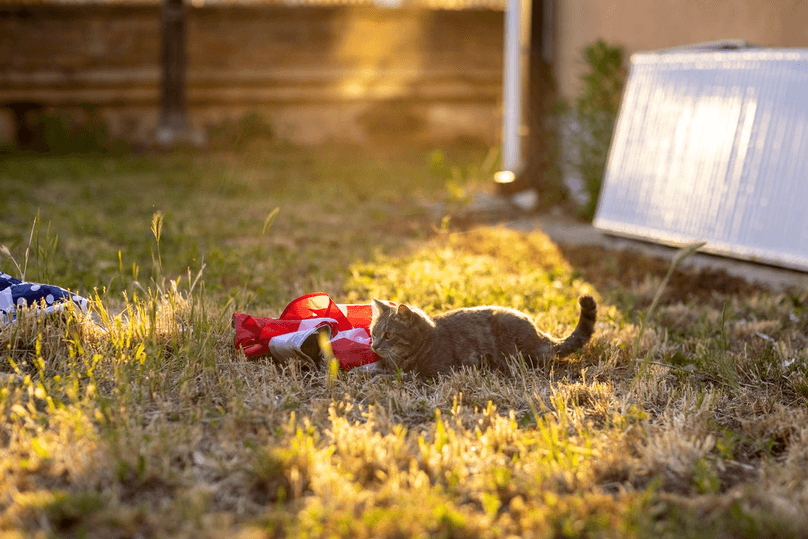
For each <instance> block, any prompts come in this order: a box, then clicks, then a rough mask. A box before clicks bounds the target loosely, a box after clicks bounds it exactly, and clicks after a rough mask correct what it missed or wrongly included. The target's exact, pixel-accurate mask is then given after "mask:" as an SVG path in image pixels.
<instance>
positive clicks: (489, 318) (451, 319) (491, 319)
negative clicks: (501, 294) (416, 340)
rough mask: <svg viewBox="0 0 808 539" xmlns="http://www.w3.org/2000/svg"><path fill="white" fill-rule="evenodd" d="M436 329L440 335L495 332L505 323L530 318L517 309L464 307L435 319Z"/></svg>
mask: <svg viewBox="0 0 808 539" xmlns="http://www.w3.org/2000/svg"><path fill="white" fill-rule="evenodd" d="M433 320H434V322H435V329H436V330H437V331H438V333H452V332H454V333H468V332H475V333H478V332H480V331H486V330H493V329H494V328H495V326H497V325H499V324H501V323H503V322H506V323H507V322H511V321H517V320H518V321H519V322H528V323H529V324H531V325H532V321H531V320H530V318H529V317H528V316H527V315H526V314H524V313H522V312H520V311H517V310H515V309H510V308H508V307H499V306H494V305H486V306H481V307H463V308H460V309H454V310H451V311H447V312H445V313H441V314H439V315H436V316H435V317H434V319H433Z"/></svg>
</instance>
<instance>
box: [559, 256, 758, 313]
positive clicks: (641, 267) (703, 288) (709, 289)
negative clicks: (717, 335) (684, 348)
mask: <svg viewBox="0 0 808 539" xmlns="http://www.w3.org/2000/svg"><path fill="white" fill-rule="evenodd" d="M559 249H560V250H561V252H562V253H563V254H564V256H565V258H566V259H567V260H568V261H569V263H570V264H571V265H572V266H573V267H574V268H575V269H576V271H578V272H580V273H581V276H582V277H583V278H585V279H586V280H587V281H589V282H590V283H592V284H593V285H595V286H596V287H597V288H599V289H601V290H609V289H614V288H616V287H621V288H629V287H632V286H636V285H637V283H640V282H642V281H644V280H645V279H647V278H648V276H652V277H658V278H660V279H662V278H664V276H665V275H666V274H667V272H668V269H669V268H670V264H671V263H670V261H668V260H664V259H661V258H655V257H651V256H648V255H645V254H642V253H639V252H635V251H614V250H610V249H606V248H604V247H599V246H565V245H559ZM760 290H761V287H760V286H756V285H753V284H750V283H749V282H747V281H746V280H745V279H742V278H739V277H734V276H732V275H729V274H728V273H727V272H726V271H724V270H721V269H699V270H692V269H688V268H677V269H676V271H674V273H673V275H671V279H670V281H669V282H668V285H667V287H666V289H665V292H664V296H663V297H664V298H665V299H666V300H667V301H670V302H688V301H694V300H695V301H707V302H713V301H715V302H717V303H718V304H720V299H721V298H723V297H726V296H743V297H746V296H751V295H753V294H755V293H758V292H760Z"/></svg>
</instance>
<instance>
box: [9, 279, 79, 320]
mask: <svg viewBox="0 0 808 539" xmlns="http://www.w3.org/2000/svg"><path fill="white" fill-rule="evenodd" d="M71 301H72V302H73V303H74V304H75V305H76V306H78V307H79V308H80V309H81V310H82V311H86V310H87V300H86V299H85V298H83V297H81V296H77V295H76V294H73V293H71V292H69V291H68V290H65V289H64V288H60V287H58V286H54V285H50V284H39V283H28V282H25V281H20V280H19V279H15V278H14V277H12V276H11V275H8V274H5V273H3V272H2V271H0V326H4V325H8V324H11V323H12V322H14V321H15V320H16V318H17V317H16V310H17V309H21V308H27V307H37V308H39V312H45V313H52V312H54V311H58V310H60V309H62V308H63V307H64V305H65V303H67V302H71Z"/></svg>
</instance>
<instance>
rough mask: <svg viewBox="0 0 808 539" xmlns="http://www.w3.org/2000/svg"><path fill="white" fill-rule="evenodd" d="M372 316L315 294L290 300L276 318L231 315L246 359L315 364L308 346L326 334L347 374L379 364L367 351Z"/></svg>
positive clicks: (237, 342)
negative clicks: (304, 360) (268, 357)
mask: <svg viewBox="0 0 808 539" xmlns="http://www.w3.org/2000/svg"><path fill="white" fill-rule="evenodd" d="M372 316H373V308H372V307H371V305H370V304H369V303H368V304H338V303H335V302H334V300H332V299H331V297H330V296H329V295H328V294H325V293H323V292H315V293H313V294H306V295H305V296H301V297H299V298H297V299H295V300H292V302H291V303H289V305H287V306H286V308H285V309H284V310H283V312H282V313H281V315H280V317H279V318H266V317H257V316H250V315H247V314H240V313H235V314H233V328H234V329H235V346H236V348H240V349H242V350H244V354H245V355H246V356H247V357H258V356H263V355H272V356H273V357H276V358H278V359H294V358H300V357H301V356H303V357H306V358H309V359H311V360H312V361H317V358H315V357H311V350H310V346H311V343H312V342H314V343H316V342H317V341H316V339H317V333H318V332H320V331H325V332H327V335H328V337H329V339H330V341H331V348H332V349H333V350H334V355H335V356H336V357H337V359H338V360H339V363H340V366H341V367H342V368H343V369H344V370H346V371H348V370H351V369H353V368H356V367H359V366H362V365H367V364H369V363H373V362H375V361H378V360H379V356H377V355H376V353H375V352H373V351H372V350H371V349H370V343H371V337H370V321H371V318H372ZM317 352H319V348H317Z"/></svg>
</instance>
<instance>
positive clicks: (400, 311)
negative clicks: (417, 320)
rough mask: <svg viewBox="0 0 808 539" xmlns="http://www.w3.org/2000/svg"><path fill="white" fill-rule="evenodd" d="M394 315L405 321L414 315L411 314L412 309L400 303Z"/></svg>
mask: <svg viewBox="0 0 808 539" xmlns="http://www.w3.org/2000/svg"><path fill="white" fill-rule="evenodd" d="M396 314H397V315H398V316H400V317H402V318H404V319H405V320H409V319H411V318H412V317H413V316H414V314H415V313H413V312H412V309H410V308H409V307H407V306H406V305H404V304H403V303H401V304H399V306H398V308H397V309H396Z"/></svg>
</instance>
